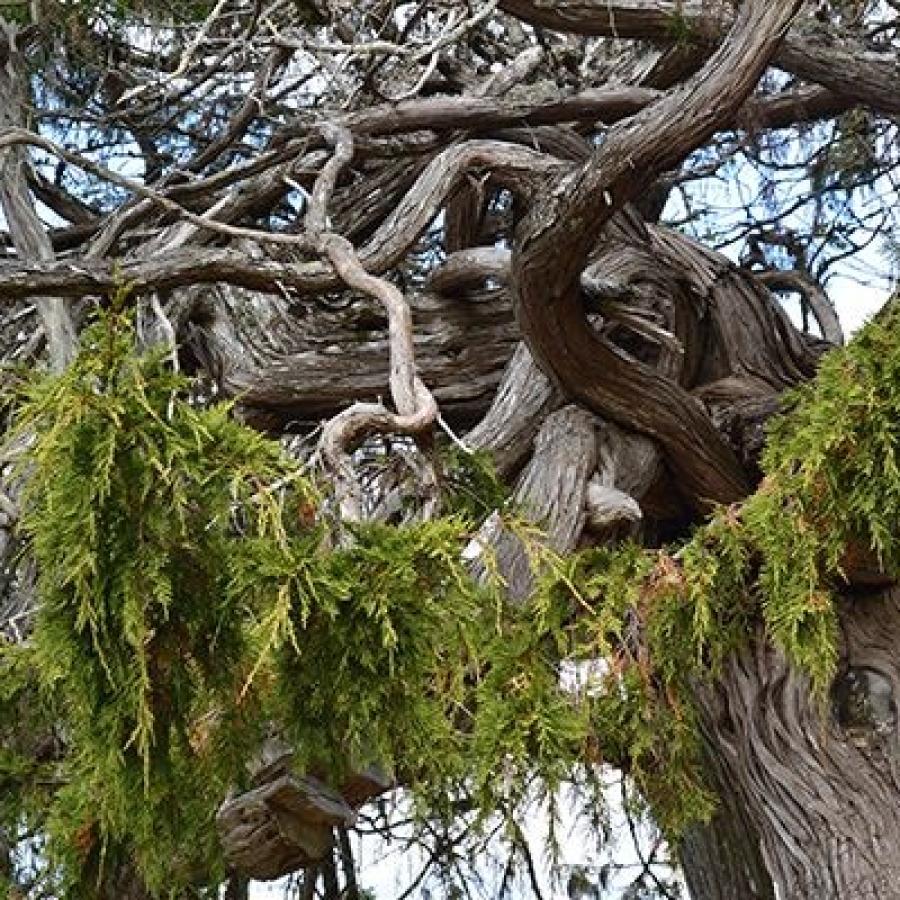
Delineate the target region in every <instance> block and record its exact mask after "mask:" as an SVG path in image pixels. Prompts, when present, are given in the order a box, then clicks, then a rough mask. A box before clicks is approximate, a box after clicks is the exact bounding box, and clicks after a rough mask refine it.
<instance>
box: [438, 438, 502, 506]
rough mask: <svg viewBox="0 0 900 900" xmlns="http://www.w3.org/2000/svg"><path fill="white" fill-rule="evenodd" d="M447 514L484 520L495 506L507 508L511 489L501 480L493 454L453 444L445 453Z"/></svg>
mask: <svg viewBox="0 0 900 900" xmlns="http://www.w3.org/2000/svg"><path fill="white" fill-rule="evenodd" d="M442 463H443V474H444V483H443V488H444V496H443V509H444V512H445V514H449V515H462V516H464V517H465V518H467V519H469V520H470V521H473V522H480V521H482V520H484V519H485V518H486V517H487V516H489V515H490V514H491V513H492V512H493V511H494V510H495V509H503V508H504V507H505V506H506V504H507V502H508V500H509V491H508V489H507V487H506V485H504V484H503V482H502V481H500V479H499V477H498V476H497V472H496V470H495V469H494V464H493V461H492V460H491V457H490V454H489V453H486V452H484V451H478V450H476V451H474V452H467V451H465V450H463V449H461V448H460V447H457V446H455V445H454V446H451V447H450V448H448V449H447V450H446V451H444V453H443V454H442Z"/></svg>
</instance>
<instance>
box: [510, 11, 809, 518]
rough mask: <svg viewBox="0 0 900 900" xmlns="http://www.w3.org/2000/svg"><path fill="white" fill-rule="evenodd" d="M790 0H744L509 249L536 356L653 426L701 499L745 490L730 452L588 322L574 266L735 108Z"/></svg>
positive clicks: (673, 394) (615, 410)
mask: <svg viewBox="0 0 900 900" xmlns="http://www.w3.org/2000/svg"><path fill="white" fill-rule="evenodd" d="M800 5H801V3H800V2H799V0H780V2H766V0H750V2H747V3H745V4H744V6H743V7H742V11H741V14H740V16H739V18H738V20H737V23H736V24H735V26H734V29H733V30H732V32H731V34H730V36H729V39H728V40H727V41H726V42H725V43H724V44H723V46H722V47H721V48H720V49H719V50H718V51H717V52H716V54H715V55H714V56H713V58H712V59H711V60H710V61H709V62H708V63H707V65H706V66H704V68H703V70H702V71H701V72H700V73H699V74H698V76H697V77H695V78H694V79H692V80H691V81H689V82H688V83H687V84H686V85H684V86H683V87H682V88H679V89H678V90H675V91H673V92H671V93H670V94H669V95H667V96H666V98H665V99H663V100H661V101H659V102H658V103H656V104H654V105H653V106H651V107H650V108H648V109H647V110H645V111H644V112H642V113H639V114H638V115H637V116H635V117H634V119H633V120H632V121H631V122H629V123H623V124H622V125H620V126H617V127H616V128H614V129H613V130H612V131H611V132H610V134H609V135H608V137H607V138H606V140H605V142H604V143H603V144H602V145H601V146H600V147H599V148H598V149H597V150H596V151H595V153H594V154H593V155H592V157H591V158H590V159H589V160H588V162H587V163H586V164H585V165H583V166H582V167H581V168H580V169H578V170H577V171H576V172H575V173H574V174H572V175H571V176H569V177H568V178H565V179H563V180H562V182H561V183H559V184H557V186H556V187H555V188H553V189H552V190H549V191H546V192H545V193H544V196H542V197H540V198H539V200H538V202H536V203H535V204H534V207H533V210H532V212H531V214H530V215H529V217H528V218H527V220H526V221H525V222H524V223H523V224H522V227H521V228H520V230H519V234H518V235H517V239H516V242H515V246H514V249H513V281H512V284H513V294H514V298H515V302H516V307H517V317H518V319H519V322H520V325H521V327H522V331H523V335H524V337H525V339H526V341H527V343H528V344H529V347H530V348H531V350H532V352H533V353H534V355H535V358H536V359H537V360H538V362H539V363H540V364H541V365H542V367H543V368H545V369H546V370H547V371H548V372H550V373H552V375H553V377H554V378H555V379H556V380H557V381H558V382H559V383H560V384H561V385H562V386H563V388H564V390H565V391H566V392H568V393H569V394H570V395H571V396H573V397H574V398H575V399H577V400H579V401H581V402H583V403H585V404H586V405H588V406H589V407H591V408H592V409H594V410H595V411H596V412H597V413H598V414H600V415H604V416H607V417H609V418H611V419H613V420H614V421H619V422H622V423H625V424H627V425H630V426H631V427H634V428H636V429H637V430H639V431H642V432H644V433H646V434H649V435H650V436H652V437H655V438H657V439H658V440H659V442H660V443H661V444H662V446H663V447H664V449H665V450H666V451H667V455H668V460H669V463H670V465H672V467H673V468H674V469H675V471H676V473H677V474H678V475H679V476H680V477H681V479H682V481H683V482H684V485H685V487H686V489H687V492H688V494H689V495H690V498H691V499H692V501H693V502H694V503H696V504H699V505H704V504H706V503H708V502H709V501H718V502H731V501H734V500H736V499H738V498H739V497H741V496H743V495H744V494H745V493H746V491H747V481H746V477H745V475H744V472H743V470H742V467H741V465H740V463H739V462H738V460H737V458H736V457H735V455H734V453H733V452H732V450H731V449H730V448H729V447H728V446H727V445H726V444H725V443H724V442H723V440H722V439H721V438H720V437H719V435H718V434H717V433H716V431H715V429H714V427H713V425H712V423H711V421H710V419H709V417H708V416H707V415H706V413H705V412H704V410H703V409H702V408H701V406H700V404H699V402H698V401H697V400H695V399H694V398H691V397H690V396H689V395H688V394H687V393H686V392H685V391H684V390H682V389H681V388H680V387H679V386H678V385H677V384H675V383H674V382H672V381H671V380H670V379H668V378H666V377H664V376H661V375H660V374H659V373H657V372H655V371H653V370H652V369H649V368H648V367H646V366H642V365H640V364H639V363H637V362H636V361H634V360H628V359H625V358H623V356H622V354H621V353H619V352H617V351H616V350H615V348H613V347H611V346H610V345H609V344H607V343H605V342H603V341H602V340H601V339H599V338H598V336H597V335H596V334H595V333H594V332H593V331H592V329H591V328H590V327H589V326H588V323H587V320H586V316H585V311H584V307H583V303H582V299H581V291H580V277H581V272H582V271H583V269H584V268H585V266H586V263H587V258H588V254H589V253H590V251H591V248H592V246H593V244H594V242H595V241H596V239H597V237H598V235H599V234H600V232H601V230H602V229H603V227H604V226H605V224H606V223H607V222H608V221H609V219H610V217H611V216H612V214H613V212H614V211H615V209H616V208H618V207H620V206H621V205H622V204H624V203H626V202H628V201H629V200H631V199H633V198H634V197H636V196H637V195H638V194H639V192H640V191H641V190H643V189H644V187H645V186H646V185H647V184H648V183H649V182H650V181H652V179H653V178H654V177H655V176H656V175H657V174H658V173H659V172H661V171H663V170H664V169H666V168H668V167H670V166H672V165H674V164H676V163H677V162H679V161H680V160H681V159H682V158H683V157H684V156H685V155H687V153H689V152H690V151H691V150H692V149H694V148H695V147H696V146H699V145H700V144H701V143H702V142H703V141H704V140H706V139H707V138H708V137H710V136H711V135H712V134H713V133H714V132H715V131H716V129H717V128H718V127H719V126H720V124H721V123H722V122H724V121H727V120H728V118H730V117H731V116H732V115H733V114H734V110H735V109H737V108H738V107H739V106H740V105H741V104H742V103H743V101H744V100H745V99H746V98H747V96H748V95H749V94H750V92H751V91H752V90H753V88H754V86H755V84H756V82H757V80H758V79H759V77H760V75H761V74H762V72H763V71H764V69H765V67H766V65H767V63H768V61H769V59H770V57H771V55H772V53H773V51H774V50H775V48H776V47H777V45H778V42H779V40H780V39H781V37H782V35H783V33H784V31H785V30H786V29H787V27H788V26H789V25H790V23H791V21H792V19H793V17H794V15H795V14H796V13H797V11H798V9H799V7H800Z"/></svg>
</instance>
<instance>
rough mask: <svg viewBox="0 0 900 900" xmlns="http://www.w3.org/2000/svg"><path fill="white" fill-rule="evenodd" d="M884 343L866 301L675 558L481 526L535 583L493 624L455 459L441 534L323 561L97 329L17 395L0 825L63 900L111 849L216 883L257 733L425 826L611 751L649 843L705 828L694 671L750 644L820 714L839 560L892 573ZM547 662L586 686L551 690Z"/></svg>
mask: <svg viewBox="0 0 900 900" xmlns="http://www.w3.org/2000/svg"><path fill="white" fill-rule="evenodd" d="M898 333H900V314H898V313H897V312H890V313H888V314H886V315H885V316H884V317H883V318H882V319H881V320H880V321H879V322H876V323H872V324H870V325H869V326H868V327H867V328H866V329H865V330H864V332H863V333H862V335H861V336H860V337H859V338H857V340H856V341H854V343H853V344H852V345H851V346H850V347H848V348H847V349H846V350H843V351H839V352H835V353H833V354H831V355H830V356H829V357H828V358H827V359H826V360H825V361H824V362H823V364H822V367H821V371H820V374H819V376H818V378H817V379H816V381H815V383H813V384H811V385H809V386H808V387H805V388H803V389H801V390H800V391H798V392H796V393H795V394H794V395H793V396H792V397H791V398H790V401H789V402H790V412H789V415H787V416H785V417H784V418H783V419H780V420H779V421H778V422H776V423H775V424H774V425H773V426H772V429H771V436H770V441H769V446H768V449H767V451H766V454H765V458H764V462H763V468H764V471H765V479H764V481H763V483H762V485H761V487H760V489H759V490H758V491H757V493H755V494H754V495H753V496H751V497H750V498H748V499H747V500H746V501H745V502H744V503H743V504H741V505H739V506H734V507H729V508H725V509H721V510H719V511H718V512H717V513H716V515H714V516H713V518H712V519H711V520H710V521H709V522H708V523H707V524H706V525H704V526H703V527H701V528H699V529H697V530H696V532H695V533H694V535H693V537H692V538H691V540H690V541H688V542H687V543H686V544H684V545H683V546H681V547H680V548H677V549H675V550H673V551H669V552H666V551H653V552H649V553H648V552H647V551H645V550H643V549H642V548H640V547H637V546H633V545H624V546H621V547H617V548H611V549H601V550H588V551H582V552H580V553H577V554H573V555H572V556H570V557H568V558H565V559H562V558H558V557H556V556H555V555H554V554H552V553H551V552H549V551H547V550H546V549H541V547H540V544H534V542H533V535H530V534H526V533H524V532H522V531H521V528H518V527H517V526H516V524H515V522H513V521H508V522H507V525H508V527H509V528H510V529H511V530H512V532H513V533H514V534H518V535H519V537H520V539H522V540H523V541H524V543H525V544H526V545H527V546H528V547H530V548H531V551H530V552H531V555H532V556H533V557H534V558H533V560H532V562H533V564H534V567H535V569H536V571H537V572H538V573H539V577H538V579H537V586H536V589H535V591H534V594H533V596H532V597H531V598H530V599H529V600H528V602H526V603H523V604H521V605H519V606H511V605H510V604H508V603H505V602H504V601H503V592H502V584H501V583H500V580H499V578H498V577H496V575H495V576H493V577H488V578H487V579H486V581H485V582H484V583H481V584H479V583H476V582H475V581H474V580H473V579H472V578H471V577H470V575H469V572H468V571H467V568H466V565H465V563H464V560H463V552H462V551H463V548H464V547H465V546H466V544H467V543H468V542H469V541H470V539H471V537H472V530H473V528H474V527H475V526H476V524H477V523H478V522H479V521H481V520H483V519H484V517H485V515H486V513H488V512H489V511H491V510H493V509H495V508H498V507H499V508H503V507H504V504H505V496H504V492H503V491H502V489H501V488H500V486H499V485H498V482H497V479H496V478H495V476H494V475H493V473H492V472H491V470H490V468H489V466H488V465H487V464H486V462H485V461H484V460H483V459H482V458H480V457H478V456H469V455H465V456H463V455H460V456H459V457H457V458H455V459H454V458H451V459H450V461H449V462H447V463H445V470H446V472H447V477H446V484H447V485H448V486H450V487H451V489H450V490H448V491H447V492H446V493H447V496H448V506H449V508H450V510H451V511H452V512H451V514H449V515H446V516H445V517H443V518H441V519H438V520H435V521H431V522H426V523H419V524H415V525H409V526H405V527H403V528H397V527H389V526H386V525H376V524H368V525H361V526H357V527H356V528H354V529H353V531H352V533H351V534H350V535H349V536H348V540H346V541H344V542H342V543H341V544H340V545H339V546H338V547H333V546H332V545H331V544H330V542H329V540H328V536H327V534H326V533H325V532H324V531H323V530H322V529H321V528H320V527H319V525H318V524H317V522H318V521H319V519H320V518H321V517H320V516H319V514H318V511H317V494H316V492H315V489H314V487H313V486H312V485H311V484H309V483H308V482H307V481H306V480H305V479H304V478H303V476H302V474H301V472H300V471H299V470H298V469H297V468H296V467H295V466H294V465H293V464H292V463H291V462H290V461H288V460H285V459H284V458H282V456H281V454H280V451H279V447H278V445H277V444H275V443H273V442H270V441H268V440H266V439H264V438H262V437H261V436H259V435H258V434H256V433H254V432H252V431H250V430H249V429H246V428H244V427H242V426H240V425H238V424H237V423H235V422H234V421H233V419H232V418H231V416H230V411H229V409H228V407H227V406H216V407H213V408H209V409H205V408H198V407H196V406H194V405H192V404H191V403H190V402H189V401H188V400H187V399H186V397H187V396H188V395H187V392H186V387H187V385H186V382H185V381H184V379H182V378H181V377H179V376H178V375H176V374H173V373H172V372H171V371H170V370H169V368H168V366H167V364H166V362H165V360H164V359H163V358H162V357H161V356H160V355H159V354H153V353H150V354H136V353H135V349H134V343H135V337H134V331H133V328H132V325H131V323H130V320H129V318H128V316H126V315H125V314H123V313H121V312H118V311H116V309H115V308H114V309H113V311H111V312H108V313H105V314H104V315H103V316H101V317H100V319H99V321H98V322H97V323H96V324H94V325H93V326H91V327H90V328H89V329H88V330H87V332H86V333H85V336H84V341H83V345H82V350H81V352H80V354H79V356H78V358H77V359H76V360H75V362H74V363H73V364H72V366H71V367H70V368H69V370H68V371H67V372H66V373H64V374H63V375H61V376H54V377H48V376H44V377H40V378H36V379H34V380H32V381H31V382H29V383H28V384H27V386H26V388H25V389H24V392H23V396H22V397H21V405H20V408H19V411H18V418H17V432H16V433H17V435H19V436H22V435H30V436H31V439H32V441H33V444H32V449H31V452H30V453H29V456H28V460H27V463H26V464H24V466H23V470H22V476H23V479H24V480H25V481H26V483H27V489H26V493H25V496H24V498H23V499H24V518H23V529H24V532H25V535H26V536H27V537H28V538H29V539H30V551H31V552H32V553H33V555H34V558H35V560H36V563H37V567H38V573H39V577H38V590H39V594H40V604H41V605H40V613H39V617H38V621H37V625H36V628H35V631H34V635H33V640H32V642H31V644H30V645H29V646H28V647H27V648H18V649H10V650H4V651H3V654H2V655H0V735H2V736H3V744H2V746H3V751H2V753H0V785H2V786H3V788H4V797H7V796H10V797H11V799H4V801H3V803H0V817H2V821H0V826H2V827H5V828H7V829H9V828H10V827H13V826H16V825H18V824H20V823H22V822H25V821H38V822H40V823H41V826H42V827H43V826H46V827H47V828H48V829H49V831H50V833H51V835H52V836H53V838H54V840H53V843H52V845H51V850H52V853H53V857H52V859H53V861H54V862H55V864H56V867H57V871H58V873H59V877H60V879H61V882H60V887H59V893H60V894H61V895H63V896H72V897H86V896H91V891H92V890H93V886H94V885H96V884H97V880H98V879H100V878H102V877H103V874H104V873H105V872H109V871H110V870H111V869H114V868H115V867H116V865H117V863H118V861H119V860H121V859H126V858H134V859H136V860H137V862H138V864H139V866H140V869H141V871H142V873H143V875H144V877H145V878H146V879H147V881H148V883H149V885H150V887H151V889H152V890H155V891H156V892H157V893H159V894H161V895H162V894H166V893H174V892H177V891H178V890H180V889H181V888H182V887H183V886H184V885H187V884H191V883H193V884H196V885H208V886H209V885H213V884H215V880H216V877H217V873H219V872H220V871H221V870H220V869H219V868H218V866H219V865H220V863H219V860H218V856H217V854H218V849H217V847H216V846H215V842H214V837H213V836H214V833H215V831H214V828H213V827H212V817H213V815H214V812H215V809H216V807H217V805H218V803H219V802H220V801H221V799H222V798H223V797H224V796H225V794H226V792H227V791H228V789H229V788H230V787H232V786H235V785H237V786H240V785H241V784H242V781H243V779H244V778H245V775H244V768H243V766H244V763H245V762H246V760H247V758H248V757H249V756H250V755H252V752H253V749H254V747H256V746H257V743H258V741H259V739H260V735H261V732H262V730H263V726H265V727H271V726H272V725H274V726H275V727H276V728H277V729H278V730H279V732H280V733H282V734H283V735H284V736H285V737H286V738H288V739H289V740H290V742H291V743H292V745H293V747H294V748H295V750H296V760H297V765H298V767H300V768H302V769H305V770H306V771H310V772H314V773H316V774H318V775H320V776H323V777H326V778H328V779H329V780H331V781H332V782H333V783H335V784H337V785H339V784H340V783H341V782H342V780H343V779H345V778H346V777H347V775H348V774H350V773H351V772H352V771H354V770H358V769H359V768H360V767H363V766H366V765H369V764H373V763H374V764H377V765H379V766H381V767H386V768H389V769H391V770H392V771H393V772H394V773H395V775H396V776H397V777H398V778H400V779H402V780H403V782H404V783H406V784H409V785H411V786H412V787H413V788H414V789H415V790H416V791H417V793H418V796H419V799H420V803H421V806H422V808H423V809H424V810H428V811H429V812H430V813H435V812H436V813H437V814H439V815H440V814H444V815H450V814H451V813H452V808H453V802H454V800H455V799H456V798H458V797H460V796H461V795H463V794H465V795H469V796H472V797H474V798H475V800H476V801H477V803H478V804H479V806H480V809H481V810H482V811H483V812H484V813H488V812H495V811H497V810H502V811H503V812H504V813H505V814H507V815H510V816H515V814H516V813H517V811H519V810H520V809H522V808H523V807H524V805H525V804H526V803H527V802H528V800H529V798H530V797H533V795H534V790H535V786H536V785H537V786H539V788H538V789H539V790H540V791H542V792H544V794H545V796H551V797H552V791H553V789H554V788H555V787H556V786H557V785H559V784H560V783H561V782H563V781H566V780H577V781H579V782H580V783H581V784H582V785H588V786H589V785H590V784H591V783H596V778H595V777H594V776H593V775H592V773H591V767H592V766H594V765H596V764H597V763H600V762H609V763H612V764H615V765H618V766H621V767H622V768H623V769H624V771H626V772H627V773H628V774H630V775H631V776H632V778H633V779H634V782H635V783H636V784H637V786H638V787H639V788H640V790H641V791H642V793H643V795H644V796H645V797H646V798H647V800H648V801H649V803H650V804H651V806H652V808H653V810H654V813H655V815H656V817H657V819H658V821H659V822H660V824H661V825H662V827H663V828H664V829H665V830H666V832H667V833H668V834H669V835H670V836H673V837H675V836H677V835H678V834H679V833H680V832H681V831H682V830H683V829H684V827H685V826H686V825H687V824H688V823H689V822H691V821H694V820H696V819H698V818H699V819H702V818H706V817H708V815H709V814H710V811H711V809H712V798H711V796H710V794H709V792H708V790H707V787H706V785H705V783H704V779H703V765H702V756H701V747H700V741H699V735H698V728H697V723H696V712H695V710H694V707H693V705H692V702H691V697H692V689H693V686H694V685H695V684H696V682H697V681H698V680H702V679H705V678H710V677H714V676H715V675H716V673H718V672H719V671H720V669H721V666H722V664H723V663H724V661H725V660H726V658H727V657H728V655H729V654H730V653H732V652H733V651H734V650H735V649H736V648H738V647H740V646H741V645H742V644H743V643H744V642H745V641H746V640H747V637H748V635H749V634H751V633H753V632H754V631H755V630H756V629H757V628H758V627H759V626H760V625H762V626H764V628H765V629H766V632H767V634H768V636H769V637H770V638H771V639H772V640H773V641H774V642H775V643H776V644H777V645H778V646H780V647H781V648H782V649H783V650H784V651H785V652H786V653H787V654H789V656H790V657H791V658H792V659H793V660H794V661H795V662H796V663H797V664H798V665H800V666H801V667H803V669H804V670H805V671H806V672H808V673H809V675H810V678H811V681H812V684H813V686H814V689H815V690H816V691H817V692H818V694H819V695H820V696H823V695H824V691H825V689H826V688H827V686H828V684H829V681H830V678H831V677H832V674H833V671H834V666H835V659H836V643H837V642H836V614H835V609H834V601H833V598H832V591H833V588H834V586H835V584H836V582H837V581H838V580H839V579H840V577H841V573H842V566H843V565H844V564H845V562H846V559H847V555H848V551H849V552H851V553H852V552H857V553H859V552H862V551H871V553H872V554H873V555H874V557H875V558H876V559H877V561H878V562H879V564H880V565H881V566H883V567H884V568H885V569H886V570H887V571H889V572H891V573H895V574H896V573H898V571H900V535H898V529H897V525H896V523H897V521H898V520H900V516H898V513H900V478H898V475H900V472H898V427H900V426H898V425H897V423H898V422H900V342H898V341H897V339H896V336H897V334H898ZM507 518H508V517H507ZM485 563H486V565H485V567H484V568H485V569H486V570H487V572H488V573H490V572H492V571H493V570H494V567H493V566H492V565H491V561H490V559H488V560H486V561H485ZM564 660H565V661H569V662H568V664H569V665H572V666H574V667H576V668H577V667H578V666H587V667H591V666H593V667H594V669H595V670H596V671H595V672H594V674H593V675H592V676H591V677H590V678H588V679H587V680H586V681H585V682H584V683H582V684H578V685H568V686H567V685H566V684H565V683H564V679H563V678H562V677H561V672H562V665H561V664H562V661H564ZM598 661H602V663H601V664H600V666H599V669H597V665H598ZM26 720H27V722H28V726H27V732H26V733H28V734H30V735H32V737H30V738H29V739H28V740H23V739H22V737H21V734H20V730H21V729H20V726H21V724H22V722H23V721H26ZM46 735H50V736H55V740H56V745H57V747H56V749H55V750H54V752H53V753H50V754H47V753H46V752H45V753H43V754H42V753H41V752H38V748H36V746H35V742H37V741H40V740H41V739H42V736H46ZM60 735H64V738H60ZM7 788H8V790H7Z"/></svg>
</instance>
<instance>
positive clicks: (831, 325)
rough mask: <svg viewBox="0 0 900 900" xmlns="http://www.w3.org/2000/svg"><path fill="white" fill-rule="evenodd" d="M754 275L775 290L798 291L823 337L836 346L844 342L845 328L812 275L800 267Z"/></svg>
mask: <svg viewBox="0 0 900 900" xmlns="http://www.w3.org/2000/svg"><path fill="white" fill-rule="evenodd" d="M754 275H755V276H756V277H757V278H758V279H759V280H760V281H761V282H762V283H763V284H765V285H766V286H767V287H770V288H772V289H774V290H786V291H796V292H797V293H798V294H800V295H801V296H802V297H803V299H804V301H805V302H806V304H807V306H808V307H809V308H810V309H811V310H812V314H813V315H814V316H815V317H816V321H817V322H818V323H819V328H821V329H822V337H823V338H825V340H826V341H828V342H829V343H831V344H835V345H836V346H841V345H842V344H843V343H844V330H843V328H841V322H840V319H838V315H837V312H835V309H834V306H832V304H831V301H830V300H829V299H828V295H827V294H826V293H825V291H824V290H822V286H821V285H820V284H819V283H818V282H817V281H816V280H815V279H814V278H813V277H812V276H811V275H808V274H807V273H806V272H803V271H801V270H800V269H794V270H779V269H773V270H772V271H769V272H754Z"/></svg>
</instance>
